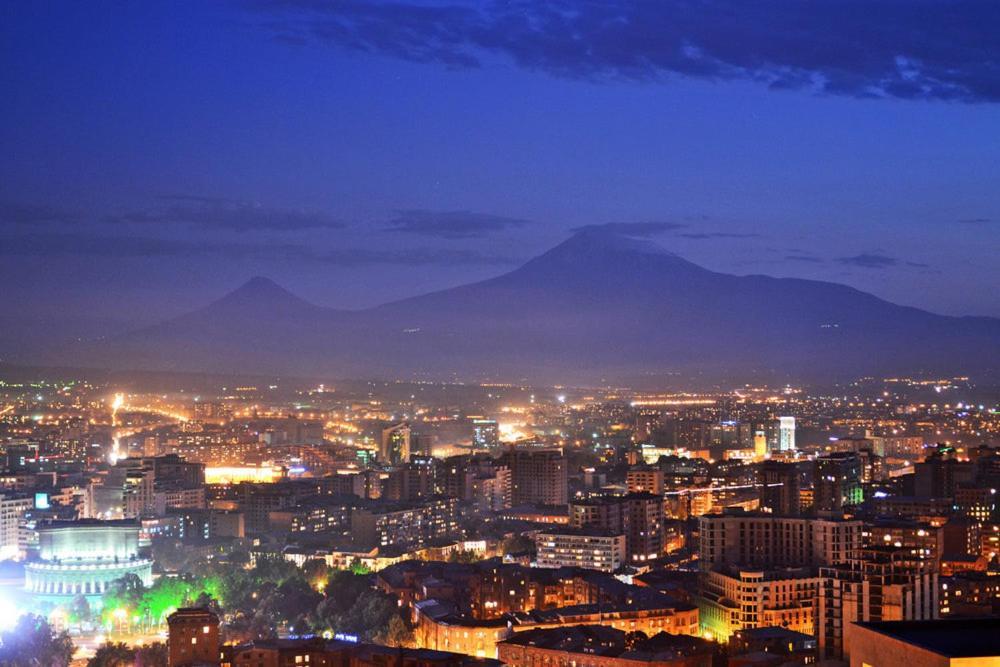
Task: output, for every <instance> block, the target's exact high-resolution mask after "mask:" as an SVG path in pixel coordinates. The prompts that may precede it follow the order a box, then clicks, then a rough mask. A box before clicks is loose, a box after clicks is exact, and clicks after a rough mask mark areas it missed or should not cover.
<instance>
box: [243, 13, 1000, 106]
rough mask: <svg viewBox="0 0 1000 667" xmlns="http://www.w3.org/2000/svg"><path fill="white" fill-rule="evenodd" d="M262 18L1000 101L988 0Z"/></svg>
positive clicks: (410, 38) (429, 57) (420, 56)
mask: <svg viewBox="0 0 1000 667" xmlns="http://www.w3.org/2000/svg"><path fill="white" fill-rule="evenodd" d="M247 6H248V7H250V8H252V9H253V10H254V11H256V12H258V13H259V15H261V16H263V17H264V18H263V20H262V21H261V26H262V27H263V28H265V29H266V30H268V31H270V32H271V34H272V35H274V36H275V38H277V39H280V40H282V41H285V42H289V43H296V44H300V43H307V42H320V43H325V44H330V45H333V46H337V47H340V48H344V49H350V50H355V51H363V52H370V53H378V54H382V55H386V56H390V57H394V58H399V59H403V60H409V61H414V62H429V63H439V64H443V65H446V66H449V67H454V68H475V67H480V66H482V65H484V64H485V63H488V62H491V61H492V60H495V59H496V58H497V57H500V58H503V59H506V60H508V61H511V62H513V63H515V64H516V65H517V66H519V67H522V68H524V69H529V70H536V71H541V72H546V73H548V74H550V75H554V76H559V77H565V78H571V79H587V80H603V81H608V80H612V81H613V80H627V81H663V80H667V79H669V78H671V77H675V76H683V77H691V78H698V79H706V80H711V81H717V80H748V81H754V82H757V83H760V84H762V85H766V86H769V87H770V88H773V89H805V90H810V91H815V92H818V93H823V94H830V95H843V96H850V97H863V98H868V97H887V98H896V99H904V100H913V99H925V100H926V99H935V100H956V101H963V102H998V101H1000V33H998V32H997V30H996V26H997V25H1000V4H997V3H994V2H988V1H985V0H957V1H955V2H937V1H934V0H912V1H911V2H903V1H900V0H842V1H835V0H819V1H808V0H764V1H762V2H747V0H700V1H697V2H692V1H689V0H604V1H601V2H596V1H593V2H571V1H569V0H554V1H552V2H535V1H533V0H503V1H501V0H487V1H486V2H483V3H480V4H466V3H459V2H449V1H448V0H438V1H437V2H434V1H433V0H432V1H431V2H425V1H423V0H388V1H371V2H368V1H362V0H343V1H339V2H317V1H316V0H266V1H265V0H257V1H255V2H249V3H248V5H247Z"/></svg>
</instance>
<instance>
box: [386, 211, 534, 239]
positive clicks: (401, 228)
mask: <svg viewBox="0 0 1000 667" xmlns="http://www.w3.org/2000/svg"><path fill="white" fill-rule="evenodd" d="M527 224H529V223H528V221H527V220H522V219H520V218H506V217H503V216H500V215H490V214H488V213H473V212H472V211H428V210H425V209H407V210H402V211H396V216H395V217H394V218H392V219H391V220H390V221H389V224H388V227H386V229H388V230H389V231H392V232H403V233H406V234H418V235H420V236H434V237H437V238H442V239H469V238H482V237H484V236H488V235H490V234H495V233H497V232H502V231H505V230H507V229H510V228H512V227H522V226H524V225H527Z"/></svg>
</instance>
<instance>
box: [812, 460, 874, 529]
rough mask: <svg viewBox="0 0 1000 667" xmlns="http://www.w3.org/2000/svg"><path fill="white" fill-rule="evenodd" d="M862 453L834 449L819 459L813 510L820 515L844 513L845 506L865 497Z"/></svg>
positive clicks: (815, 469) (832, 515) (814, 473)
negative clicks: (859, 454)
mask: <svg viewBox="0 0 1000 667" xmlns="http://www.w3.org/2000/svg"><path fill="white" fill-rule="evenodd" d="M861 477H862V475H861V457H860V456H858V454H857V453H856V452H834V453H832V454H827V455H826V456H821V457H819V458H817V459H816V463H815V468H814V472H813V510H814V512H815V513H816V514H817V515H818V516H830V517H835V516H843V514H844V510H845V509H846V508H847V507H850V506H852V505H860V504H861V502H862V501H863V500H864V494H863V492H862V486H861Z"/></svg>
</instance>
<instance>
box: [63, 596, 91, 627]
mask: <svg viewBox="0 0 1000 667" xmlns="http://www.w3.org/2000/svg"><path fill="white" fill-rule="evenodd" d="M92 616H93V611H91V609H90V603H89V602H87V598H86V597H84V596H83V595H77V596H76V597H75V598H73V601H72V602H70V603H69V607H68V608H67V609H66V617H67V618H68V619H69V621H70V622H71V623H89V622H90V620H91V618H92Z"/></svg>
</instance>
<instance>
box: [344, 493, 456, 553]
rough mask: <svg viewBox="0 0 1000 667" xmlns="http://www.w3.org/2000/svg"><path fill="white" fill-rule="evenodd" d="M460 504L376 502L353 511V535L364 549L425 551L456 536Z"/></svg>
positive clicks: (445, 500) (451, 501)
mask: <svg viewBox="0 0 1000 667" xmlns="http://www.w3.org/2000/svg"><path fill="white" fill-rule="evenodd" d="M457 507H458V501H457V500H455V499H454V498H449V497H447V496H439V497H436V498H431V499H428V500H424V501H421V502H415V503H383V502H375V503H370V504H369V505H367V506H362V507H355V508H353V509H352V510H351V533H352V536H353V538H354V540H355V541H356V542H357V543H358V544H361V545H377V546H379V547H388V546H398V547H423V546H428V545H429V544H430V543H431V542H433V541H435V540H439V539H441V538H445V537H449V536H452V535H454V534H456V533H457V531H458V521H457Z"/></svg>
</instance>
